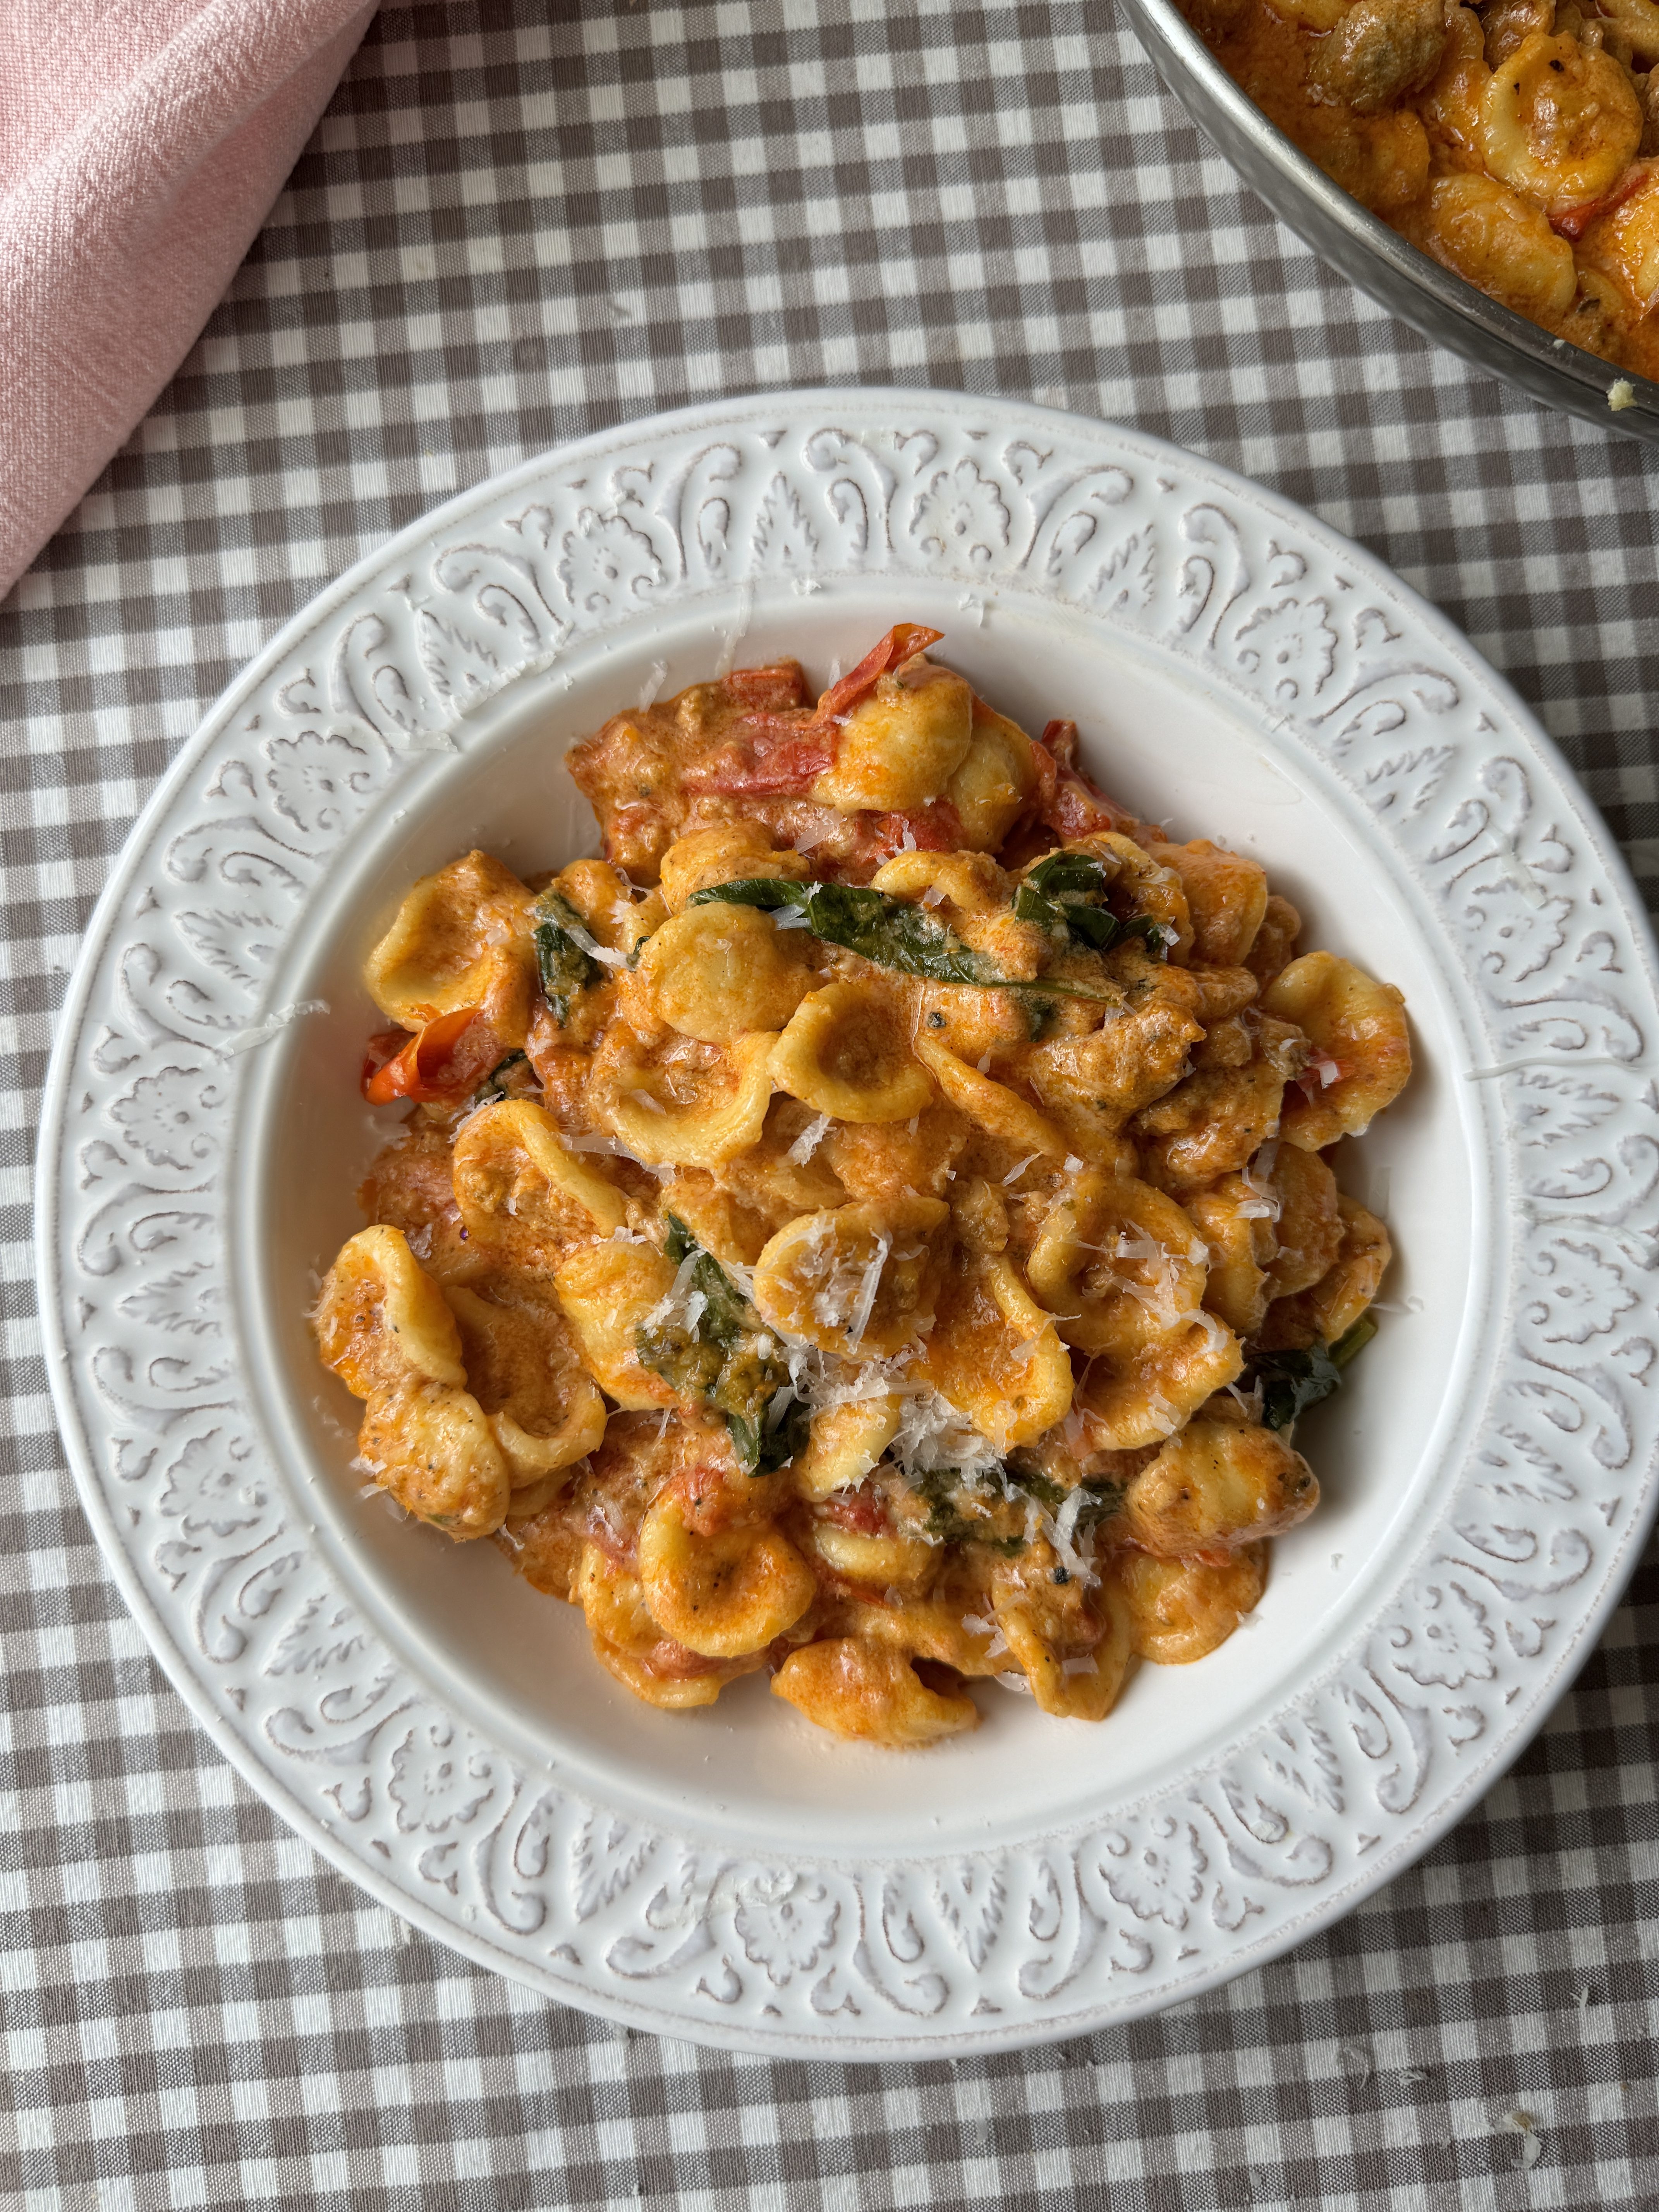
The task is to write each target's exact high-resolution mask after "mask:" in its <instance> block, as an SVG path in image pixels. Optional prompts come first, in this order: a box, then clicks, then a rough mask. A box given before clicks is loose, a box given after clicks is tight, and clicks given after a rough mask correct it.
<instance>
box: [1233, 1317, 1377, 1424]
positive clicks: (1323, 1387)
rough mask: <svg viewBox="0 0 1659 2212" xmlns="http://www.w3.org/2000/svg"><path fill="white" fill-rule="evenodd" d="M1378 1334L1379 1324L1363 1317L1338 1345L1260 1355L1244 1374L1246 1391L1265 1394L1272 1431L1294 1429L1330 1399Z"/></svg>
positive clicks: (1263, 1410)
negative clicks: (1301, 1416)
mask: <svg viewBox="0 0 1659 2212" xmlns="http://www.w3.org/2000/svg"><path fill="white" fill-rule="evenodd" d="M1375 1335H1376V1322H1374V1321H1373V1320H1372V1319H1371V1318H1370V1315H1369V1314H1362V1315H1361V1316H1360V1317H1359V1319H1358V1321H1357V1322H1355V1323H1354V1325H1353V1327H1352V1328H1351V1329H1349V1330H1348V1331H1347V1332H1346V1334H1344V1335H1342V1336H1340V1337H1338V1339H1337V1340H1336V1342H1335V1343H1334V1344H1310V1346H1308V1348H1307V1350H1306V1351H1305V1352H1257V1354H1256V1355H1255V1358H1254V1359H1253V1360H1252V1361H1251V1362H1250V1364H1249V1367H1248V1368H1247V1369H1246V1370H1245V1374H1244V1382H1245V1385H1246V1387H1247V1388H1248V1387H1249V1386H1250V1385H1252V1384H1254V1385H1255V1387H1256V1388H1257V1389H1260V1391H1261V1418H1262V1419H1263V1420H1264V1421H1265V1422H1266V1423H1267V1426H1268V1427H1269V1428H1270V1429H1279V1430H1285V1429H1291V1428H1293V1427H1294V1426H1295V1425H1296V1419H1297V1415H1298V1414H1299V1413H1306V1412H1307V1410H1308V1408H1309V1407H1310V1406H1317V1405H1318V1404H1319V1403H1320V1402H1321V1401H1322V1400H1323V1399H1326V1398H1328V1397H1329V1396H1330V1395H1331V1393H1332V1392H1333V1391H1334V1390H1336V1389H1340V1387H1341V1383H1342V1370H1343V1369H1344V1368H1345V1367H1346V1365H1347V1364H1348V1362H1349V1361H1350V1360H1351V1359H1352V1358H1353V1356H1354V1354H1355V1353H1356V1352H1363V1351H1364V1348H1365V1346H1367V1345H1368V1344H1369V1343H1370V1340H1371V1339H1372V1338H1373V1337H1374V1336H1375Z"/></svg>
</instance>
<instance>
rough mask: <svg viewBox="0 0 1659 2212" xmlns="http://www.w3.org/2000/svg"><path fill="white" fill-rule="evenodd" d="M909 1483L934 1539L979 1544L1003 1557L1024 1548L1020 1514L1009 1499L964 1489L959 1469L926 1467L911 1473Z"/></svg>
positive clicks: (1022, 1525)
mask: <svg viewBox="0 0 1659 2212" xmlns="http://www.w3.org/2000/svg"><path fill="white" fill-rule="evenodd" d="M910 1486H911V1487H912V1488H913V1489H914V1490H915V1492H917V1493H918V1494H919V1495H920V1496H921V1498H925V1499H926V1500H927V1533H928V1534H929V1535H930V1536H932V1537H933V1540H934V1541H935V1542H937V1543H940V1544H982V1545H983V1546H984V1547H985V1548H986V1550H987V1552H1000V1553H1001V1554H1002V1556H1003V1557H1004V1558H1005V1559H1012V1556H1013V1554H1014V1553H1016V1552H1023V1551H1024V1549H1025V1530H1024V1513H1023V1511H1022V1510H1020V1508H1019V1507H1018V1506H1017V1505H1016V1504H1015V1503H1014V1501H1013V1499H1012V1498H1006V1497H1002V1496H1000V1495H999V1494H997V1493H996V1492H986V1491H981V1490H975V1489H964V1488H963V1482H962V1474H961V1470H960V1469H959V1468H954V1467H936V1468H929V1469H928V1470H927V1473H925V1474H915V1475H912V1476H911V1478H910ZM1011 1523H1012V1527H1011V1526H1010V1524H1011Z"/></svg>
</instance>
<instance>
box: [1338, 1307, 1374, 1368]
mask: <svg viewBox="0 0 1659 2212" xmlns="http://www.w3.org/2000/svg"><path fill="white" fill-rule="evenodd" d="M1375 1335H1376V1322H1374V1321H1373V1320H1372V1319H1371V1317H1370V1315H1369V1314H1361V1315H1360V1316H1359V1318H1358V1321H1357V1322H1355V1323H1354V1325H1353V1327H1352V1328H1351V1329H1348V1330H1346V1332H1345V1333H1344V1334H1342V1335H1341V1336H1339V1337H1338V1338H1337V1340H1336V1342H1335V1343H1334V1345H1333V1346H1331V1364H1332V1366H1333V1367H1346V1365H1347V1364H1348V1362H1349V1361H1350V1360H1351V1359H1352V1358H1353V1356H1354V1354H1355V1352H1363V1351H1364V1349H1365V1346H1367V1345H1368V1344H1369V1343H1370V1340H1371V1339H1372V1338H1373V1337H1374V1336H1375Z"/></svg>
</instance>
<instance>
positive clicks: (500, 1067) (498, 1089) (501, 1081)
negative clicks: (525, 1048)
mask: <svg viewBox="0 0 1659 2212" xmlns="http://www.w3.org/2000/svg"><path fill="white" fill-rule="evenodd" d="M529 1065H530V1056H529V1054H527V1053H522V1052H510V1053H508V1054H507V1058H506V1059H505V1060H497V1061H496V1063H495V1066H494V1067H492V1068H491V1069H490V1071H489V1074H488V1075H486V1076H485V1078H484V1079H483V1082H482V1083H481V1084H480V1085H478V1088H477V1090H476V1091H474V1092H473V1094H472V1096H471V1098H470V1099H469V1100H468V1101H467V1107H468V1110H469V1111H471V1109H472V1108H474V1107H476V1106H494V1105H495V1104H496V1103H497V1102H498V1101H499V1100H501V1099H502V1098H505V1097H507V1081H506V1079H507V1076H508V1075H509V1074H510V1073H512V1071H513V1069H514V1068H515V1067H528V1066H529Z"/></svg>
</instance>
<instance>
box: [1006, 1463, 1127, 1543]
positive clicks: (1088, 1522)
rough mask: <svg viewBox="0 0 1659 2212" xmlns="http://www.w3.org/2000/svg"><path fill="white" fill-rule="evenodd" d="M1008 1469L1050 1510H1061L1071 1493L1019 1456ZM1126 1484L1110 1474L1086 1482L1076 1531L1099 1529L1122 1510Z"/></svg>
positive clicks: (1021, 1486)
mask: <svg viewBox="0 0 1659 2212" xmlns="http://www.w3.org/2000/svg"><path fill="white" fill-rule="evenodd" d="M1006 1471H1007V1475H1008V1480H1009V1481H1010V1482H1012V1483H1017V1484H1018V1486H1019V1487H1020V1488H1021V1489H1022V1490H1023V1491H1024V1492H1026V1493H1027V1494H1028V1495H1029V1496H1030V1497H1032V1498H1036V1501H1037V1503H1038V1504H1039V1505H1045V1506H1047V1508H1048V1510H1049V1512H1050V1513H1057V1512H1059V1510H1060V1507H1061V1506H1062V1505H1063V1504H1065V1503H1066V1498H1068V1497H1069V1496H1070V1494H1071V1493H1070V1492H1068V1491H1067V1490H1066V1489H1065V1488H1064V1487H1063V1486H1061V1485H1060V1483H1058V1482H1055V1481H1054V1480H1053V1479H1052V1478H1051V1477H1050V1476H1048V1475H1046V1474H1042V1473H1041V1472H1040V1471H1039V1470H1038V1469H1037V1468H1034V1467H1024V1466H1022V1465H1021V1464H1020V1462H1019V1460H1018V1457H1016V1458H1014V1459H1013V1460H1011V1461H1010V1462H1009V1464H1008V1468H1007V1470H1006ZM1125 1488H1126V1485H1124V1484H1123V1483H1121V1482H1114V1481H1113V1480H1112V1479H1111V1477H1110V1476H1109V1475H1101V1476H1098V1477H1097V1479H1096V1480H1094V1481H1093V1482H1085V1484H1084V1485H1083V1503H1082V1504H1081V1505H1080V1506H1079V1508H1078V1516H1077V1521H1076V1524H1075V1529H1076V1534H1079V1535H1081V1534H1082V1533H1083V1531H1084V1530H1085V1528H1097V1527H1098V1526H1099V1524H1100V1523H1101V1522H1103V1521H1109V1520H1110V1519H1111V1517H1112V1516H1113V1515H1114V1514H1115V1513H1120V1512H1121V1511H1122V1510H1123V1492H1124V1490H1125Z"/></svg>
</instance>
